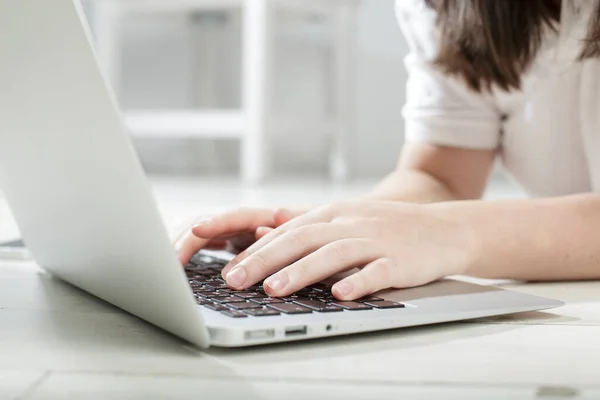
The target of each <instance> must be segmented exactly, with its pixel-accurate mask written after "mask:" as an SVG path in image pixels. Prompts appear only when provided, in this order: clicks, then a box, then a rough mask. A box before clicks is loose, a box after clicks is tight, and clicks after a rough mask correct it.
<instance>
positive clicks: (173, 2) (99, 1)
mask: <svg viewBox="0 0 600 400" xmlns="http://www.w3.org/2000/svg"><path fill="white" fill-rule="evenodd" d="M92 6H93V20H94V21H93V27H94V30H95V36H96V50H97V54H98V56H99V58H100V61H101V63H102V64H103V65H104V68H105V71H106V73H107V75H108V77H109V79H110V81H111V83H112V85H113V86H114V90H115V92H116V93H117V94H118V92H119V84H120V51H119V37H118V32H119V23H120V19H121V16H123V15H124V14H125V13H133V12H173V11H180V12H187V11H199V10H220V11H222V10H236V9H237V10H241V11H242V19H243V21H242V57H241V60H242V66H241V68H242V94H241V98H242V102H241V109H240V110H235V111H224V110H210V111H208V110H202V109H199V110H198V111H193V112H192V111H178V110H166V111H135V112H128V111H125V120H126V123H127V125H128V126H129V128H130V131H131V133H132V135H134V136H139V137H144V136H145V137H148V136H161V137H164V136H168V137H180V138H181V137H185V138H212V139H214V138H231V137H235V138H239V139H240V140H241V141H242V146H241V160H240V165H241V174H242V177H243V179H244V180H245V181H247V182H256V181H261V180H263V179H264V178H265V177H267V176H268V175H269V173H270V162H269V160H270V157H269V151H268V138H267V135H268V133H269V132H273V131H275V130H277V131H282V130H283V131H285V130H287V129H288V128H290V127H296V126H298V125H304V126H305V127H306V129H310V130H311V131H315V130H316V131H318V132H322V133H323V134H328V135H331V136H330V138H331V141H330V149H329V154H330V160H329V161H330V162H329V171H330V176H331V178H332V179H334V180H338V181H339V180H344V179H347V178H348V177H349V175H350V173H351V162H350V157H351V155H352V153H353V143H354V129H353V128H354V123H353V115H354V110H353V100H354V82H355V77H354V74H355V71H354V66H355V64H356V59H355V50H354V48H355V46H356V29H355V24H356V20H355V15H356V6H357V1H356V0H94V1H93V3H92ZM280 8H281V9H285V10H292V11H297V12H299V13H310V14H311V15H317V16H322V17H325V18H327V19H328V20H330V21H331V23H332V24H333V28H334V30H333V31H334V35H333V36H334V37H333V43H332V53H331V57H330V62H329V66H330V71H329V76H330V82H329V84H328V87H327V90H326V91H327V94H326V96H327V97H328V103H329V104H330V105H331V106H330V108H331V112H330V113H329V114H330V115H328V116H327V118H325V119H324V120H322V121H318V122H316V123H315V124H314V126H313V125H312V124H311V125H310V126H306V121H304V120H302V119H297V120H295V119H294V116H286V117H284V118H281V117H275V116H274V115H273V113H272V112H271V108H272V107H271V106H272V104H273V101H274V99H273V96H272V87H271V86H272V85H271V81H270V77H271V76H273V73H274V67H275V65H276V63H274V62H273V60H274V43H273V42H274V37H273V36H274V35H273V27H274V24H275V22H276V21H275V18H274V12H275V10H276V9H280ZM211 42H212V41H211V40H210V38H208V39H207V41H205V44H208V45H210V43H211ZM213 43H214V42H213ZM213 45H214V44H213ZM218 68H219V67H218V66H215V65H212V66H210V65H209V66H205V68H203V69H204V70H205V71H210V70H215V69H216V70H218Z"/></svg>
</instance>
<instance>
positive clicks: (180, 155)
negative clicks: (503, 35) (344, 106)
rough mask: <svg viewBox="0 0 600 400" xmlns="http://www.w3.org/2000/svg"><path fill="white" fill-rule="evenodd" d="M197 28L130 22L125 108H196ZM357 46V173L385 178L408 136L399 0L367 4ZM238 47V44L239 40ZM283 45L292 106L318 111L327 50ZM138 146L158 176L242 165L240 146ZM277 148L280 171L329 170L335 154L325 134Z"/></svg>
mask: <svg viewBox="0 0 600 400" xmlns="http://www.w3.org/2000/svg"><path fill="white" fill-rule="evenodd" d="M190 26H191V25H190V17H189V16H187V15H172V16H169V17H165V16H161V17H160V18H158V17H155V16H136V17H132V18H128V19H127V20H126V23H125V24H124V28H123V31H122V37H123V42H122V51H123V56H124V69H123V78H124V79H123V81H124V87H123V90H122V98H121V104H122V106H123V107H126V108H165V107H166V108H168V107H188V106H190V104H191V102H192V99H193V87H192V86H191V85H190V81H191V78H192V76H193V72H194V71H193V65H194V59H193V57H192V55H191V54H192V53H191V52H190V49H193V35H194V30H193V28H191V27H190ZM357 43H358V49H359V52H358V59H357V61H356V63H357V64H356V67H357V82H356V85H357V93H356V99H355V100H356V105H357V115H356V125H357V132H356V134H357V145H358V146H357V154H356V157H355V168H356V171H357V173H358V174H359V175H360V176H373V175H382V174H385V173H386V172H388V171H390V170H391V169H393V167H394V165H395V162H396V159H397V156H398V153H399V150H400V147H401V145H402V133H403V120H402V117H401V107H402V104H403V101H404V84H405V79H406V74H405V70H404V66H403V56H404V54H405V51H406V45H405V43H404V40H403V38H402V35H401V33H400V31H399V29H398V27H397V25H396V21H395V18H394V13H393V0H363V1H362V3H361V5H360V7H359V12H358V32H357ZM230 45H231V46H233V47H234V46H235V43H231V44H230ZM233 47H231V49H224V51H227V50H232V49H233ZM280 47H281V49H282V51H283V52H284V53H285V54H284V55H283V57H281V59H282V60H285V61H284V63H283V64H282V65H281V67H282V70H283V71H284V72H283V73H282V74H281V75H280V76H279V77H278V78H279V79H278V84H277V89H278V93H280V94H282V95H283V96H282V98H283V99H285V101H283V103H284V106H287V107H288V108H292V109H293V108H294V107H296V108H306V110H307V112H310V107H311V106H314V105H315V104H318V99H319V98H320V97H319V95H318V90H319V89H320V87H321V86H322V84H323V79H324V72H323V68H322V64H320V62H322V61H320V60H321V58H320V56H321V55H322V52H323V49H322V48H320V47H319V46H318V45H317V46H313V47H312V48H311V47H310V46H303V45H302V43H299V42H297V43H294V42H293V41H292V42H287V44H286V45H285V46H280ZM230 52H231V51H230ZM228 64H229V65H232V64H235V63H233V62H231V63H228ZM232 72H234V71H232ZM230 89H231V88H230ZM226 102H227V101H226ZM229 103H232V104H233V103H236V101H235V100H232V101H229ZM136 145H137V146H138V150H139V151H140V153H141V156H142V159H143V161H144V163H145V165H146V167H147V169H148V170H150V171H161V172H165V171H168V172H192V173H197V172H203V171H236V168H237V152H238V151H239V149H238V145H237V143H236V142H235V141H219V142H208V141H201V142H197V141H191V140H185V141H181V140H178V141H172V140H157V139H152V140H150V139H144V140H136ZM272 146H273V152H272V153H273V154H274V160H275V166H276V170H277V171H278V172H284V173H285V172H291V171H294V172H303V173H324V172H325V171H326V166H327V157H326V154H327V149H326V141H325V140H324V139H323V138H322V137H319V136H316V135H314V134H312V133H311V132H306V133H304V134H303V135H302V136H295V137H288V136H285V135H282V134H281V133H276V134H274V135H273V138H272ZM215 154H217V157H214V155H215Z"/></svg>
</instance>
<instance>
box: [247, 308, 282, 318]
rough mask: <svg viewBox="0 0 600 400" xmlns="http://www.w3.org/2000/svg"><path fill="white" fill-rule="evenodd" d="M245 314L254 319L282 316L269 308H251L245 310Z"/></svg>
mask: <svg viewBox="0 0 600 400" xmlns="http://www.w3.org/2000/svg"><path fill="white" fill-rule="evenodd" d="M244 312H245V313H246V314H248V315H252V316H254V317H268V316H272V315H281V313H280V312H279V311H276V310H273V309H271V308H268V307H263V308H249V309H247V310H244Z"/></svg>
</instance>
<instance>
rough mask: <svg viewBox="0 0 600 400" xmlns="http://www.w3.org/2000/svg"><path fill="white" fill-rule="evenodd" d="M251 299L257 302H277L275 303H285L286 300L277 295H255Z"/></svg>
mask: <svg viewBox="0 0 600 400" xmlns="http://www.w3.org/2000/svg"><path fill="white" fill-rule="evenodd" d="M249 300H250V301H251V302H253V303H256V304H275V303H283V302H284V301H283V300H281V299H278V298H276V297H265V298H260V297H254V298H251V299H249Z"/></svg>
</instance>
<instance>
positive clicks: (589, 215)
mask: <svg viewBox="0 0 600 400" xmlns="http://www.w3.org/2000/svg"><path fill="white" fill-rule="evenodd" d="M433 207H437V208H438V209H440V210H445V211H446V213H445V214H446V215H448V216H452V218H459V219H460V220H461V221H462V222H463V223H466V224H468V225H469V226H470V228H472V233H473V236H472V237H473V238H474V241H475V243H476V245H475V246H474V247H473V249H474V251H473V254H472V256H473V257H471V258H470V262H469V265H468V266H467V267H466V270H465V271H461V273H462V272H464V273H466V274H468V275H472V276H479V277H485V278H507V279H516V280H579V279H597V278H600V196H598V195H593V194H589V195H577V196H569V197H562V198H553V199H543V200H516V201H497V202H493V201H490V202H482V201H468V202H460V203H458V202H454V203H447V204H439V205H438V204H436V205H433Z"/></svg>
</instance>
